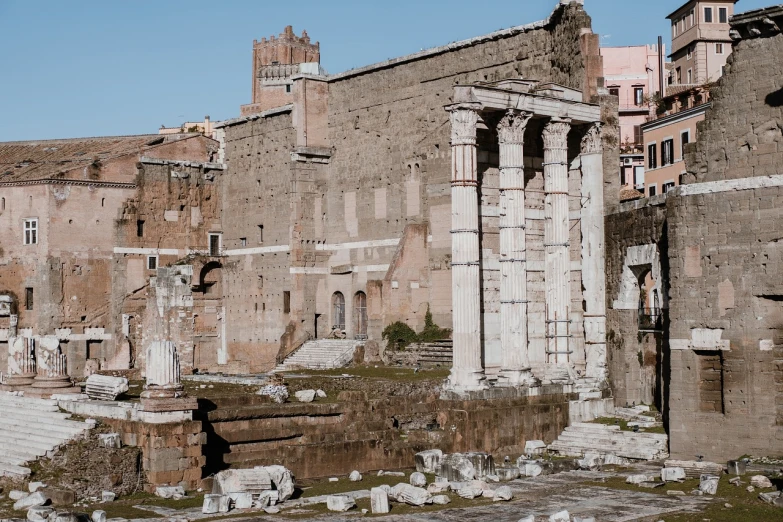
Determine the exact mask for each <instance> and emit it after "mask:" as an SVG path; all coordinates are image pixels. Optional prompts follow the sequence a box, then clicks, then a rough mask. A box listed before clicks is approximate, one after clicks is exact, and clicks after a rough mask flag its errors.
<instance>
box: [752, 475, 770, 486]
mask: <svg viewBox="0 0 783 522" xmlns="http://www.w3.org/2000/svg"><path fill="white" fill-rule="evenodd" d="M750 485H751V486H754V487H757V488H761V489H765V488H771V487H772V481H770V480H769V477H765V476H764V475H754V476H752V477H750Z"/></svg>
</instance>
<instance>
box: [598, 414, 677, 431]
mask: <svg viewBox="0 0 783 522" xmlns="http://www.w3.org/2000/svg"><path fill="white" fill-rule="evenodd" d="M590 422H591V423H593V424H605V425H606V426H620V431H633V428H629V427H628V421H627V420H623V419H618V418H617V417H599V418H597V419H594V420H592V421H590ZM639 433H660V434H663V435H665V434H666V430H664V429H663V426H656V427H653V428H639Z"/></svg>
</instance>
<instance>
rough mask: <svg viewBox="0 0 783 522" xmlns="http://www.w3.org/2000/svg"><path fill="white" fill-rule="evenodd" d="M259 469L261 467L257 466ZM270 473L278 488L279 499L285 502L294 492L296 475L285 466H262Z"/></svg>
mask: <svg viewBox="0 0 783 522" xmlns="http://www.w3.org/2000/svg"><path fill="white" fill-rule="evenodd" d="M256 469H259V468H256ZM262 469H264V470H266V472H267V473H269V477H270V478H271V480H272V483H273V484H274V485H275V489H277V492H278V496H279V501H280V502H285V501H286V500H288V499H289V498H291V495H293V494H294V475H293V473H291V471H290V470H289V469H288V468H286V467H285V466H277V465H275V466H265V467H264V468H262Z"/></svg>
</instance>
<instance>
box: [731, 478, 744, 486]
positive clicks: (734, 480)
mask: <svg viewBox="0 0 783 522" xmlns="http://www.w3.org/2000/svg"><path fill="white" fill-rule="evenodd" d="M729 484H734V485H735V486H739V485H740V484H742V480H741V479H740V477H733V478H730V479H729Z"/></svg>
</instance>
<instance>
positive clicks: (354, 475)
mask: <svg viewBox="0 0 783 522" xmlns="http://www.w3.org/2000/svg"><path fill="white" fill-rule="evenodd" d="M348 480H350V481H351V482H360V481H361V480H362V474H361V473H359V472H358V471H356V470H354V471H351V474H350V475H348Z"/></svg>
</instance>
